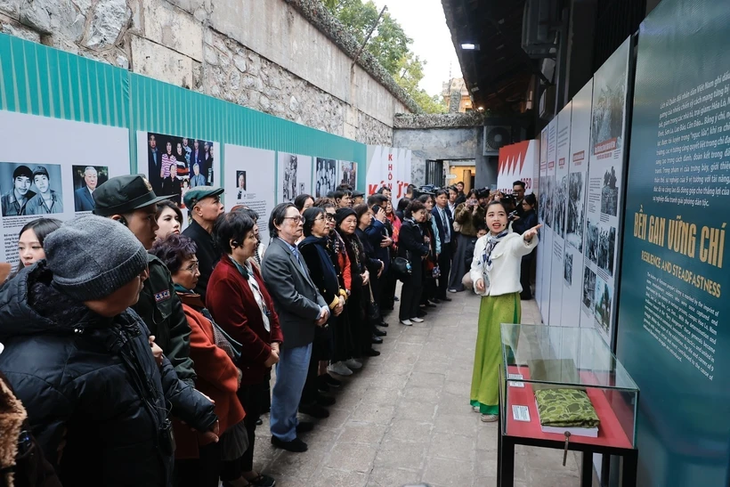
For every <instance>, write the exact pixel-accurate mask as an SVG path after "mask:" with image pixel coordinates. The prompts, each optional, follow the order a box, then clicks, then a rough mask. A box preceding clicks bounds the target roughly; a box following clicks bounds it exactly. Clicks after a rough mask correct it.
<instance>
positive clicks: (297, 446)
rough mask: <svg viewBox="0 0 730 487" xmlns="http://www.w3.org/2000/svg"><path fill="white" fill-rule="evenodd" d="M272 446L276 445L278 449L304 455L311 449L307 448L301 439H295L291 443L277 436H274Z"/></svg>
mask: <svg viewBox="0 0 730 487" xmlns="http://www.w3.org/2000/svg"><path fill="white" fill-rule="evenodd" d="M271 444H272V445H274V446H275V447H276V448H282V449H284V450H286V451H290V452H294V453H303V452H305V451H307V450H308V449H309V448H308V447H307V444H306V443H304V442H303V441H302V440H300V439H299V438H294V439H293V440H291V441H284V440H280V439H279V438H277V437H276V436H272V437H271Z"/></svg>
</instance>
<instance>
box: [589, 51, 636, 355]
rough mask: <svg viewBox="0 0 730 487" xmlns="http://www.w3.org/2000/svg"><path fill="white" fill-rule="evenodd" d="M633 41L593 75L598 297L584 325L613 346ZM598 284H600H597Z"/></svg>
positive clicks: (592, 264) (592, 269)
mask: <svg viewBox="0 0 730 487" xmlns="http://www.w3.org/2000/svg"><path fill="white" fill-rule="evenodd" d="M630 41H631V39H630V38H629V39H627V40H626V41H625V42H624V43H623V44H622V45H621V47H620V48H619V49H617V50H616V52H614V53H613V54H612V55H611V57H610V58H609V59H608V61H606V62H605V63H604V64H603V66H601V67H600V69H599V70H598V71H596V74H595V76H594V78H593V106H592V107H591V147H590V149H591V150H590V162H589V167H588V204H587V211H586V228H585V234H584V237H583V248H584V253H585V259H584V263H585V269H586V270H585V271H584V272H585V277H586V278H587V280H588V281H587V282H586V284H585V285H584V287H585V288H586V289H587V293H588V296H590V288H591V286H592V287H593V299H592V300H590V301H588V300H585V301H584V303H583V307H582V311H583V314H582V316H581V324H582V325H588V324H589V323H591V322H593V324H594V326H596V328H597V329H598V330H599V332H600V333H601V335H602V336H603V338H604V339H605V340H606V343H607V344H609V346H610V345H611V341H612V337H613V336H614V333H613V328H614V325H615V322H616V303H615V299H614V297H615V292H614V291H615V289H616V286H615V284H616V282H617V279H616V271H617V270H618V265H617V260H618V255H619V249H618V238H619V229H620V228H621V221H622V219H623V212H622V211H621V210H622V208H623V204H624V203H623V201H621V193H622V188H623V185H624V167H625V151H624V140H625V134H626V103H627V86H628V75H629V56H630V53H631V50H630V46H631V43H630ZM593 282H595V284H593Z"/></svg>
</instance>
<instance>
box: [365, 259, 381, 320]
mask: <svg viewBox="0 0 730 487" xmlns="http://www.w3.org/2000/svg"><path fill="white" fill-rule="evenodd" d="M384 283H385V271H383V273H382V274H381V275H380V278H378V277H377V273H376V274H371V275H370V289H372V292H373V301H374V302H375V303H376V304H380V303H382V302H383V284H384ZM366 299H368V300H369V299H370V293H368V294H367V296H366ZM379 309H380V321H378V323H371V324H370V325H371V326H372V328H373V330H375V325H378V324H380V323H382V322H383V308H382V305H381V306H380V308H379Z"/></svg>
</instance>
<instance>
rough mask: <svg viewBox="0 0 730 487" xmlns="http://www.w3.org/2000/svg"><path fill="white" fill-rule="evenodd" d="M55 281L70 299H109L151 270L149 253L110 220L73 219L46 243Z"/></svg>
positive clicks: (47, 255) (119, 224)
mask: <svg viewBox="0 0 730 487" xmlns="http://www.w3.org/2000/svg"><path fill="white" fill-rule="evenodd" d="M43 248H44V250H45V252H46V261H47V262H48V268H49V269H50V270H51V271H52V272H53V282H54V284H55V285H56V286H58V288H59V289H61V290H62V291H63V292H64V293H65V294H67V295H68V296H70V297H72V298H75V299H78V300H79V301H92V300H95V299H101V298H104V297H106V296H109V295H110V294H112V293H113V292H114V291H116V290H117V289H120V288H121V287H123V286H124V285H125V284H128V283H129V282H130V281H132V280H133V279H134V278H135V277H137V276H138V275H139V274H140V273H141V272H142V271H143V270H144V269H145V268H146V267H147V252H146V251H145V249H144V247H143V246H142V244H141V243H140V241H139V240H137V237H135V236H134V234H133V233H132V232H130V231H129V229H127V227H125V226H124V225H122V224H121V223H119V222H117V221H115V220H111V219H109V218H102V217H100V216H95V215H84V216H79V217H76V218H74V219H73V220H69V221H67V222H66V223H64V224H63V225H62V226H61V228H59V229H58V230H56V231H55V232H53V233H51V234H50V235H48V236H47V237H46V240H45V242H44V243H43Z"/></svg>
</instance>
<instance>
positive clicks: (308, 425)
mask: <svg viewBox="0 0 730 487" xmlns="http://www.w3.org/2000/svg"><path fill="white" fill-rule="evenodd" d="M313 429H314V423H312V422H311V421H299V424H297V434H300V433H309V432H310V431H312V430H313Z"/></svg>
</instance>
